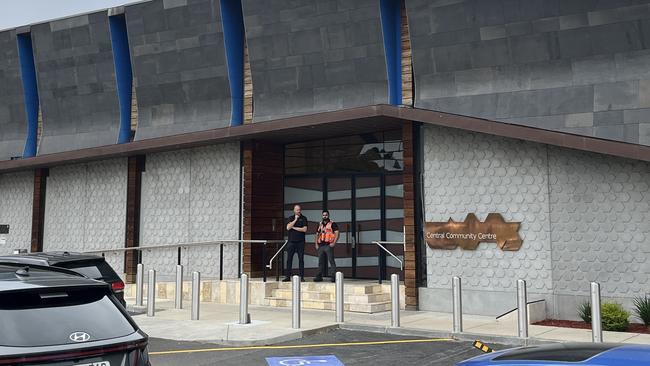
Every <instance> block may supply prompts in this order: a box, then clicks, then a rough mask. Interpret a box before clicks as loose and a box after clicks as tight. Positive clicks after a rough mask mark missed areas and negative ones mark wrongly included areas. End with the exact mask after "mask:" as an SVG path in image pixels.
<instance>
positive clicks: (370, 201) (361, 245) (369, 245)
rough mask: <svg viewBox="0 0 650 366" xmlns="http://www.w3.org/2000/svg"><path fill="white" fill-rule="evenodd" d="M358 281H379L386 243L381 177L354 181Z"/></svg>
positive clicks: (356, 273) (362, 177)
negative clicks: (381, 247)
mask: <svg viewBox="0 0 650 366" xmlns="http://www.w3.org/2000/svg"><path fill="white" fill-rule="evenodd" d="M354 182H355V184H354V237H355V241H354V242H355V249H356V251H355V254H356V256H355V261H354V262H355V268H354V269H355V271H354V277H355V278H377V274H378V272H377V271H378V266H379V252H378V250H377V245H376V244H374V243H373V241H381V240H382V226H383V225H382V199H381V176H359V177H355V179H354Z"/></svg>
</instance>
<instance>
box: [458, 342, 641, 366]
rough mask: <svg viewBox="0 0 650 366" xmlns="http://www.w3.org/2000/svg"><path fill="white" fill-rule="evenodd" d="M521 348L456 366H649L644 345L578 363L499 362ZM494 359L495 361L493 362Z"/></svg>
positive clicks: (606, 352)
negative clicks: (501, 357)
mask: <svg viewBox="0 0 650 366" xmlns="http://www.w3.org/2000/svg"><path fill="white" fill-rule="evenodd" d="M516 350H521V348H515V349H507V350H503V351H498V352H492V353H486V354H484V355H480V356H477V357H474V358H471V359H469V360H466V361H463V362H461V363H459V364H458V365H457V366H479V365H481V366H487V365H495V366H496V365H517V366H541V365H547V366H548V365H565V366H566V365H598V366H630V365H634V366H650V346H645V345H617V346H615V347H613V348H610V349H605V350H603V351H602V352H601V353H598V354H596V355H594V356H593V357H591V358H589V359H587V360H585V361H580V362H565V361H547V360H526V359H525V358H519V359H508V360H499V359H498V358H499V357H500V356H505V355H507V354H508V353H511V352H513V351H516ZM495 359H496V360H495Z"/></svg>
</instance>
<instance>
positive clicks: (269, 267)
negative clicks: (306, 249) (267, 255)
mask: <svg viewBox="0 0 650 366" xmlns="http://www.w3.org/2000/svg"><path fill="white" fill-rule="evenodd" d="M288 242H289V240H285V241H284V244H282V246H281V247H280V249H278V251H277V252H276V253H275V254H273V257H271V260H270V261H269V264H267V265H266V268H268V269H273V261H274V260H275V258H276V257H277V256H278V255H279V254H280V253H282V250H283V249H284V247H286V246H287V243H288Z"/></svg>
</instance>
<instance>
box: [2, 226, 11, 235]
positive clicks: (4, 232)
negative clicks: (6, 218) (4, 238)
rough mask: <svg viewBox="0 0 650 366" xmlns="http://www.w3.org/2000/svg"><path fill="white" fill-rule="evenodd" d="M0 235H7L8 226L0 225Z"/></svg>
mask: <svg viewBox="0 0 650 366" xmlns="http://www.w3.org/2000/svg"><path fill="white" fill-rule="evenodd" d="M0 234H9V225H0Z"/></svg>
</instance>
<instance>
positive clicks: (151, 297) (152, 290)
mask: <svg viewBox="0 0 650 366" xmlns="http://www.w3.org/2000/svg"><path fill="white" fill-rule="evenodd" d="M148 286H149V287H148V288H147V316H154V315H156V270H155V269H150V270H149V285H148Z"/></svg>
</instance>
